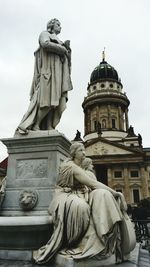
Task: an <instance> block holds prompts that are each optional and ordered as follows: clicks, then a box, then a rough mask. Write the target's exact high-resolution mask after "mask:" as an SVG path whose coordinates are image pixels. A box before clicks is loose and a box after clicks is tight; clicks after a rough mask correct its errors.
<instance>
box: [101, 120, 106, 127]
mask: <svg viewBox="0 0 150 267" xmlns="http://www.w3.org/2000/svg"><path fill="white" fill-rule="evenodd" d="M102 128H106V120H105V119H103V120H102Z"/></svg>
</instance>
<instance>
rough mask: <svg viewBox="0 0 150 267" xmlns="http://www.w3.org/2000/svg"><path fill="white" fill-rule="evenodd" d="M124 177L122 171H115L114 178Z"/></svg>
mask: <svg viewBox="0 0 150 267" xmlns="http://www.w3.org/2000/svg"><path fill="white" fill-rule="evenodd" d="M121 177H122V171H114V178H121Z"/></svg>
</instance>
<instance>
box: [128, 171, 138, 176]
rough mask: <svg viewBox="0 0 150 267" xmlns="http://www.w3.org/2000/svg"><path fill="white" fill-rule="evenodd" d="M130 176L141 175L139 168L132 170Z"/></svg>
mask: <svg viewBox="0 0 150 267" xmlns="http://www.w3.org/2000/svg"><path fill="white" fill-rule="evenodd" d="M130 176H131V177H139V172H138V171H137V170H134V171H130Z"/></svg>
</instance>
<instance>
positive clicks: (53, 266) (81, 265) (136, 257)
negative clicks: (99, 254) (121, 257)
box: [0, 244, 150, 267]
mask: <svg viewBox="0 0 150 267" xmlns="http://www.w3.org/2000/svg"><path fill="white" fill-rule="evenodd" d="M143 255H144V256H143ZM143 257H144V258H145V261H144V262H142V258H143ZM64 258H65V257H64V256H62V255H60V254H58V255H57V256H56V258H55V261H54V262H50V263H46V264H43V265H41V266H43V267H91V266H93V267H103V266H105V267H106V266H109V267H115V266H116V267H147V266H149V265H145V263H147V262H148V261H149V260H150V256H149V252H148V251H146V250H141V249H140V246H139V244H137V245H136V247H135V249H134V250H133V251H132V252H131V256H130V259H129V260H128V261H126V262H123V263H120V264H115V263H114V262H113V261H114V258H113V257H112V258H109V259H107V260H102V261H97V262H96V260H93V261H92V259H89V260H80V261H75V260H73V259H72V258H67V257H66V259H64ZM111 260H112V262H111ZM139 263H140V264H139ZM0 266H7V267H38V266H40V265H37V264H36V263H34V262H33V261H32V251H31V250H24V251H19V250H0Z"/></svg>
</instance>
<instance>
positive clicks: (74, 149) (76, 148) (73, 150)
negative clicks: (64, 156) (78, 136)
mask: <svg viewBox="0 0 150 267" xmlns="http://www.w3.org/2000/svg"><path fill="white" fill-rule="evenodd" d="M80 151H81V152H80ZM79 152H80V153H82V154H83V158H84V157H85V148H84V145H83V144H82V143H78V142H75V143H73V144H72V145H71V147H70V156H71V159H74V158H75V157H76V156H77V153H79Z"/></svg>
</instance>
